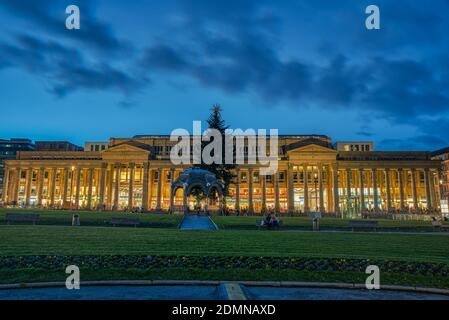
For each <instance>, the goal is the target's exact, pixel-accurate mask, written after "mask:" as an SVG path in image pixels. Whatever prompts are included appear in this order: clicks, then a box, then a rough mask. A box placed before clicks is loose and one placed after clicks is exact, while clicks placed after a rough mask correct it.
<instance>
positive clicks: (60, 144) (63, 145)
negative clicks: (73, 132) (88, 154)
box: [36, 141, 83, 151]
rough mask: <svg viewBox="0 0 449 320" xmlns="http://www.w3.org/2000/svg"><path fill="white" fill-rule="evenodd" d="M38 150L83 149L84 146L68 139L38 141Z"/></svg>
mask: <svg viewBox="0 0 449 320" xmlns="http://www.w3.org/2000/svg"><path fill="white" fill-rule="evenodd" d="M36 150H37V151H83V148H81V147H80V146H77V145H76V144H73V143H71V142H68V141H36Z"/></svg>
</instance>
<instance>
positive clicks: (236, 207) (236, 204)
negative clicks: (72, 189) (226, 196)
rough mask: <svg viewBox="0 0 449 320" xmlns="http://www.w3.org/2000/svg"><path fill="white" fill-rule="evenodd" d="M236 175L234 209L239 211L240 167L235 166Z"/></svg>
mask: <svg viewBox="0 0 449 320" xmlns="http://www.w3.org/2000/svg"><path fill="white" fill-rule="evenodd" d="M236 171H237V176H236V182H235V211H240V169H239V168H237V169H236Z"/></svg>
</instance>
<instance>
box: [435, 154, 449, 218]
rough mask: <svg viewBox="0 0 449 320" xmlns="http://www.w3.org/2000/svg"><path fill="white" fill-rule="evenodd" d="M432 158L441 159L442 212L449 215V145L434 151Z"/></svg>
mask: <svg viewBox="0 0 449 320" xmlns="http://www.w3.org/2000/svg"><path fill="white" fill-rule="evenodd" d="M432 159H434V160H440V161H441V171H442V174H441V181H440V186H441V190H440V194H441V212H442V213H443V214H444V215H445V216H449V147H448V148H444V149H440V150H437V151H434V152H432Z"/></svg>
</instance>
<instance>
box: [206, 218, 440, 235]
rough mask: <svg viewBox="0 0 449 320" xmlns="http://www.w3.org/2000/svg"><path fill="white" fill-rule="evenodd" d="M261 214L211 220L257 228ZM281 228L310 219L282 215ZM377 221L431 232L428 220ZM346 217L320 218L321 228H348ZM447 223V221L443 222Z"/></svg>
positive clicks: (308, 224) (303, 226)
mask: <svg viewBox="0 0 449 320" xmlns="http://www.w3.org/2000/svg"><path fill="white" fill-rule="evenodd" d="M262 219H263V217H261V216H239V217H236V216H214V217H213V220H214V222H215V223H216V224H217V225H218V227H219V228H220V229H225V230H257V226H256V221H258V220H262ZM281 220H282V221H283V225H282V227H281V230H312V220H311V219H310V218H309V217H282V218H281ZM375 220H377V221H379V229H380V230H385V231H416V232H431V231H433V227H432V225H431V223H430V221H402V220H388V219H375ZM349 221H350V220H348V219H340V218H328V217H324V218H322V219H320V228H321V230H350V228H349ZM444 223H445V224H447V225H449V222H444Z"/></svg>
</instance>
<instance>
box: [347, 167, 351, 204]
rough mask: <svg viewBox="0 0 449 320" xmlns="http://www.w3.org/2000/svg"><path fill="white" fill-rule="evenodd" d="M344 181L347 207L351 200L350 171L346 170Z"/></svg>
mask: <svg viewBox="0 0 449 320" xmlns="http://www.w3.org/2000/svg"><path fill="white" fill-rule="evenodd" d="M346 180H347V186H346V193H347V196H348V205H349V201H350V198H351V180H352V179H351V169H346Z"/></svg>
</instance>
